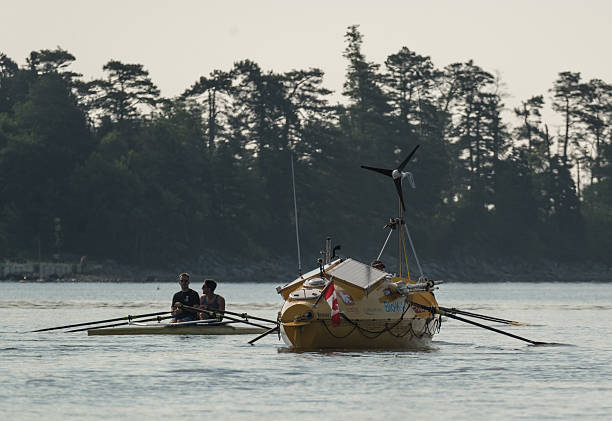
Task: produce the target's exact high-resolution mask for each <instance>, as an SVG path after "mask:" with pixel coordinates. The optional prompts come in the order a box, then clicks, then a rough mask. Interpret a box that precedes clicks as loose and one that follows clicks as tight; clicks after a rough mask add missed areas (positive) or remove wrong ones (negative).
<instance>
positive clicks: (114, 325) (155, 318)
mask: <svg viewBox="0 0 612 421" xmlns="http://www.w3.org/2000/svg"><path fill="white" fill-rule="evenodd" d="M172 317H174V316H165V317H160V316H157V317H153V318H150V319H143V320H140V321H141V322H152V321H157V322H161V321H162V320H166V319H171V318H172ZM131 323H132V322H131V321H129V322H123V323H114V324H111V325H102V326H90V327H84V328H81V329H74V330H68V331H67V332H82V331H84V330H94V329H103V328H106V327H116V326H125V325H129V324H131Z"/></svg>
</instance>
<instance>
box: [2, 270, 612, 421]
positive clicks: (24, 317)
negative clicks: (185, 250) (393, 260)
mask: <svg viewBox="0 0 612 421" xmlns="http://www.w3.org/2000/svg"><path fill="white" fill-rule="evenodd" d="M275 286H276V285H272V284H231V283H222V284H220V286H219V289H218V292H219V293H220V294H222V295H224V296H225V297H226V301H227V303H228V310H230V311H231V310H233V311H237V312H249V313H252V314H254V315H259V316H261V317H267V318H273V319H274V318H276V313H277V312H278V310H279V309H280V307H281V304H282V300H281V299H280V296H279V295H277V294H276V292H275V290H274V288H275ZM176 290H178V285H175V284H168V283H145V284H143V283H24V284H20V283H12V282H10V283H9V282H1V283H0V316H1V317H2V320H3V322H2V325H1V326H0V381H1V384H2V385H3V387H2V388H1V389H0V414H1V415H0V418H2V419H6V420H13V419H32V417H42V418H43V419H50V420H59V419H62V420H65V419H128V418H136V419H151V420H157V419H166V420H167V419H176V418H179V417H181V418H183V417H187V419H189V418H191V417H194V418H202V417H206V418H207V419H238V420H242V419H244V420H247V419H256V418H259V419H279V420H280V419H294V420H320V419H352V420H395V419H397V420H400V419H401V420H406V419H414V418H423V417H427V418H429V419H442V418H448V419H451V418H452V419H453V420H491V419H494V418H497V419H500V420H533V419H555V420H558V419H562V420H575V419H581V420H590V419H593V420H595V419H601V420H609V419H612V340H611V339H610V338H611V337H612V335H611V333H612V327H610V320H612V317H611V316H612V284H603V283H535V284H530V283H501V284H499V283H490V284H482V283H478V284H470V283H460V284H459V283H457V284H444V285H442V286H441V289H440V291H438V292H437V294H436V295H437V297H438V300H439V302H440V304H441V305H443V306H446V307H457V308H461V309H465V310H468V311H472V312H480V313H485V314H489V315H492V316H496V317H502V318H508V319H513V320H519V321H524V322H529V323H530V325H529V326H522V327H516V326H505V325H500V324H492V326H494V327H496V328H499V329H503V330H507V331H509V332H511V333H514V334H516V335H520V336H523V337H527V338H529V339H532V340H536V341H546V342H551V343H555V344H556V345H549V346H532V345H529V344H528V343H525V342H521V341H518V340H515V339H512V338H509V337H505V336H502V335H499V334H496V333H493V332H489V331H485V330H483V329H480V328H477V327H473V326H470V325H466V324H463V323H461V322H458V321H454V320H446V319H445V320H444V323H443V324H442V329H441V332H440V333H439V334H438V335H436V336H435V338H434V342H433V346H432V348H431V349H429V350H423V351H404V352H397V351H393V352H390V351H388V352H381V351H376V352H366V351H359V352H348V351H333V352H300V353H297V352H291V351H290V350H288V349H287V347H286V346H285V345H284V344H283V343H282V342H279V341H278V338H277V337H276V336H273V335H270V336H268V337H266V338H265V339H262V340H261V341H260V342H258V343H257V345H256V346H250V345H248V344H247V341H248V340H249V339H251V338H252V337H251V336H217V337H213V336H174V335H172V336H170V335H168V336H134V337H128V336H92V337H88V336H87V335H86V333H84V332H80V333H63V332H45V333H28V332H27V331H30V330H33V329H37V328H42V327H49V326H55V325H64V324H70V323H78V322H83V321H89V320H98V319H105V318H113V317H121V316H125V315H128V314H142V313H149V312H154V311H164V310H167V309H168V307H169V305H170V303H169V301H170V298H171V297H172V294H173V293H174V292H176Z"/></svg>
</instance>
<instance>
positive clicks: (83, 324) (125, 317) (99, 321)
mask: <svg viewBox="0 0 612 421" xmlns="http://www.w3.org/2000/svg"><path fill="white" fill-rule="evenodd" d="M168 313H170V311H160V312H158V313H148V314H139V315H136V316H130V315H127V316H123V317H116V318H114V319H106V320H97V321H95V322H84V323H77V324H74V325H66V326H56V327H47V328H45V329H37V330H32V332H45V331H48V330H57V329H69V328H71V327H79V326H87V325H97V324H99V323H109V322H116V321H119V320H132V319H139V318H141V317H149V316H159V315H161V314H168Z"/></svg>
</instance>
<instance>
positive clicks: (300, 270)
mask: <svg viewBox="0 0 612 421" xmlns="http://www.w3.org/2000/svg"><path fill="white" fill-rule="evenodd" d="M291 180H292V182H293V209H294V212H295V239H296V242H297V256H298V276H302V256H301V253H300V230H299V229H298V212H297V199H296V197H295V171H294V170H293V152H291Z"/></svg>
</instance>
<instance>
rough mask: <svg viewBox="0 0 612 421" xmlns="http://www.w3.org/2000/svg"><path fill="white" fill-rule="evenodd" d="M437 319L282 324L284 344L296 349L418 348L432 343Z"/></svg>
mask: <svg viewBox="0 0 612 421" xmlns="http://www.w3.org/2000/svg"><path fill="white" fill-rule="evenodd" d="M439 323H440V321H439V317H436V318H430V319H421V318H416V319H412V320H402V321H400V322H399V323H398V322H397V321H383V320H359V321H352V323H351V322H348V321H346V320H342V321H341V322H340V325H339V326H336V327H334V326H332V325H331V323H330V321H329V320H316V321H314V322H312V323H308V324H304V325H301V326H292V325H282V327H281V335H282V337H283V340H284V342H285V343H286V344H287V345H289V346H290V347H292V348H295V349H325V348H334V349H388V350H391V349H420V348H426V347H428V346H429V345H430V344H431V339H432V337H433V335H434V333H436V332H437V331H438V330H439Z"/></svg>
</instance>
